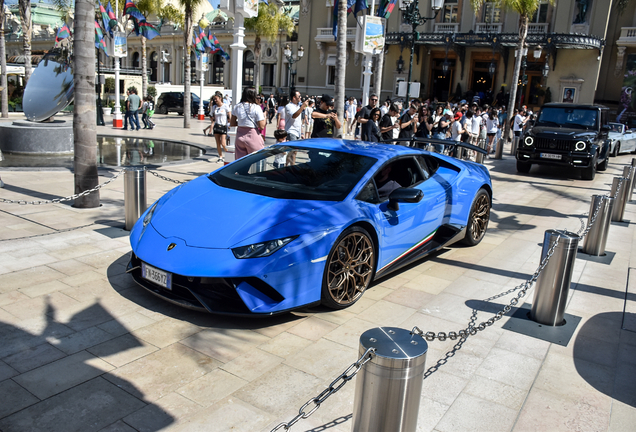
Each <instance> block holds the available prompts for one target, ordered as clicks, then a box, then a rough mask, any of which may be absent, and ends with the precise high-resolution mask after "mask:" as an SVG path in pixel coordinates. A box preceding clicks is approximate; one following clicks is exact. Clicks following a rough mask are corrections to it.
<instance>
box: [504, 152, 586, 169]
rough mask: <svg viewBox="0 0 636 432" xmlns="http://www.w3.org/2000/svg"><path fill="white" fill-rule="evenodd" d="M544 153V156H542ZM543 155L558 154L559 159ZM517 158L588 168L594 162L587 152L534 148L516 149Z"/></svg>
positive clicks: (527, 161) (540, 162)
mask: <svg viewBox="0 0 636 432" xmlns="http://www.w3.org/2000/svg"><path fill="white" fill-rule="evenodd" d="M542 155H544V156H542ZM545 155H559V156H560V159H552V158H549V157H545ZM516 156H517V160H518V161H520V162H526V163H531V164H536V165H554V166H570V167H574V168H589V167H590V166H591V165H592V164H593V163H594V157H593V156H592V155H590V154H589V153H579V152H558V151H550V150H537V149H535V148H531V149H524V148H518V149H517V155H516Z"/></svg>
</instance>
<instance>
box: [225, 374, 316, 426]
mask: <svg viewBox="0 0 636 432" xmlns="http://www.w3.org/2000/svg"><path fill="white" fill-rule="evenodd" d="M321 383H322V380H320V379H318V378H316V377H315V376H313V375H309V374H307V373H305V372H302V371H299V370H298V369H296V368H293V367H290V366H287V365H285V364H281V365H278V366H276V367H275V368H274V369H272V370H271V371H270V372H269V373H268V374H267V375H263V376H261V377H260V378H257V379H256V380H254V381H252V382H251V383H249V384H248V385H246V386H244V387H243V388H241V389H240V390H239V391H237V392H236V393H234V396H235V397H237V398H239V399H241V400H242V401H245V402H247V403H249V404H251V405H253V406H255V407H256V408H258V409H260V410H262V411H265V412H267V413H270V414H274V415H280V414H282V413H283V412H284V411H285V410H286V408H287V407H288V406H289V405H292V406H296V405H298V403H299V401H300V403H301V404H302V403H304V402H303V401H306V400H308V399H309V397H311V396H315V395H317V394H318V393H319V392H320V391H317V392H316V393H315V394H314V392H315V391H316V390H317V389H318V388H319V386H320V384H321Z"/></svg>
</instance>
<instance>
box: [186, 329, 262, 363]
mask: <svg viewBox="0 0 636 432" xmlns="http://www.w3.org/2000/svg"><path fill="white" fill-rule="evenodd" d="M269 339H270V338H268V337H267V336H263V335H262V334H259V333H256V332H254V331H251V330H228V329H207V330H202V331H200V332H199V333H196V334H194V335H192V336H190V337H189V338H187V339H184V340H183V341H181V343H182V344H183V345H185V346H188V347H190V348H192V349H195V350H197V351H199V352H201V353H203V354H205V355H207V356H210V357H213V358H215V359H217V360H219V361H221V362H223V363H227V362H229V361H231V360H233V359H235V358H236V357H238V356H240V355H241V354H243V353H245V352H247V351H249V350H250V349H252V348H254V347H256V346H258V345H261V344H262V343H265V342H267V341H268V340H269Z"/></svg>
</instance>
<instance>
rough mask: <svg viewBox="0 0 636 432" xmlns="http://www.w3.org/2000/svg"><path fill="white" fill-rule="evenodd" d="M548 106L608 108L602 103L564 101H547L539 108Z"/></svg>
mask: <svg viewBox="0 0 636 432" xmlns="http://www.w3.org/2000/svg"><path fill="white" fill-rule="evenodd" d="M544 107H546V108H547V107H550V108H574V109H590V108H591V109H600V110H606V109H608V108H607V107H606V106H604V105H598V104H574V103H566V102H549V103H547V104H545V105H543V106H542V107H541V108H544Z"/></svg>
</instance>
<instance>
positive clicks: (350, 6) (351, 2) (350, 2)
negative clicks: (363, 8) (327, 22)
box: [333, 0, 367, 39]
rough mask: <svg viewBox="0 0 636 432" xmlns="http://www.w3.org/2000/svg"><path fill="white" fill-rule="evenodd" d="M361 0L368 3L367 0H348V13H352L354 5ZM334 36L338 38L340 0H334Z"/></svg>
mask: <svg viewBox="0 0 636 432" xmlns="http://www.w3.org/2000/svg"><path fill="white" fill-rule="evenodd" d="M359 1H363V2H364V4H365V5H366V3H367V2H366V0H347V15H349V14H350V13H351V11H352V10H353V7H354V6H356V10H357V7H358V6H357V3H358V2H359ZM356 13H358V12H357V11H356ZM333 38H334V39H338V0H334V2H333Z"/></svg>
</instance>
